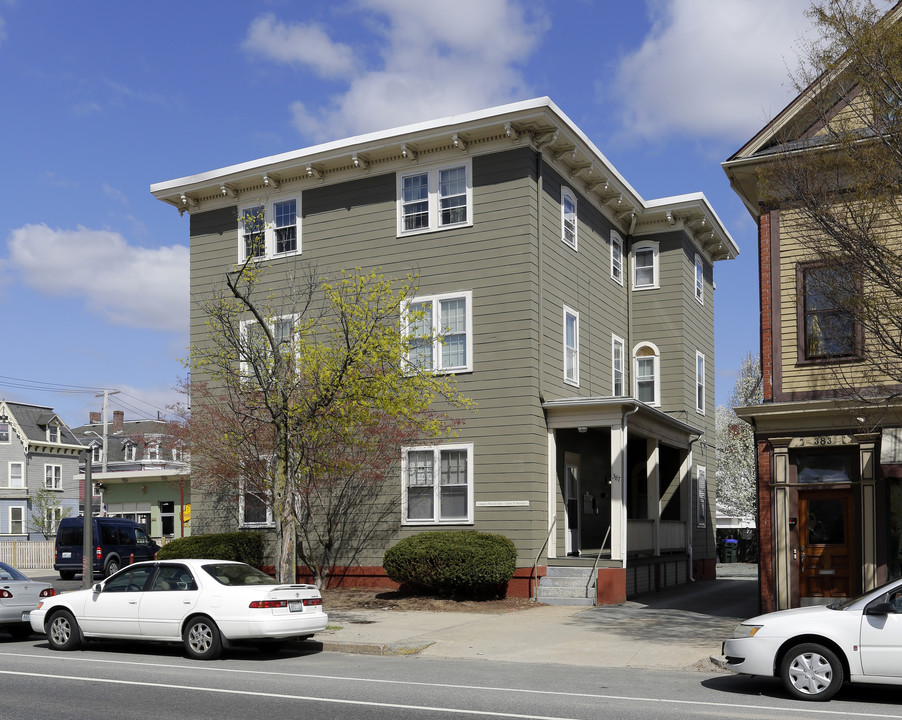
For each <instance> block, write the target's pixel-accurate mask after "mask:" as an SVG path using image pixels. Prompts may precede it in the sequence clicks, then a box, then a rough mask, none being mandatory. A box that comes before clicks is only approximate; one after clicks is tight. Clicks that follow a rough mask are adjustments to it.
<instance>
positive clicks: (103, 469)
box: [91, 390, 119, 508]
mask: <svg viewBox="0 0 902 720" xmlns="http://www.w3.org/2000/svg"><path fill="white" fill-rule="evenodd" d="M117 394H119V391H118V390H104V391H103V395H102V397H103V454H102V455H101V458H100V462H101V468H100V472H102V473H106V456H107V447H108V444H107V440H108V437H107V408H108V406H109V402H110V395H117ZM94 397H101V395H100V394H99V393H98V394H97V395H95V396H94ZM91 507H92V508H93V507H94V505H93V502H92V504H91Z"/></svg>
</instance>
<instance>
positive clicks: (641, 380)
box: [633, 343, 661, 405]
mask: <svg viewBox="0 0 902 720" xmlns="http://www.w3.org/2000/svg"><path fill="white" fill-rule="evenodd" d="M633 378H634V387H633V392H634V393H635V396H636V399H637V400H639V401H641V402H644V403H646V404H648V405H660V404H661V356H660V353H659V352H658V348H656V347H655V346H654V345H652V344H651V343H640V344H639V345H637V346H636V348H635V350H633Z"/></svg>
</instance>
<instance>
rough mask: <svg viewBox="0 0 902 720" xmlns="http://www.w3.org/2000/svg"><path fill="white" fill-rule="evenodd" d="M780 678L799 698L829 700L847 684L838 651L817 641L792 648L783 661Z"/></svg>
mask: <svg viewBox="0 0 902 720" xmlns="http://www.w3.org/2000/svg"><path fill="white" fill-rule="evenodd" d="M780 678H781V679H782V680H783V686H784V687H785V688H786V690H787V691H788V692H789V694H790V695H792V696H793V697H795V698H797V699H799V700H829V699H830V698H832V697H833V696H834V695H836V693H837V692H839V688H840V687H842V684H843V666H842V663H841V662H840V661H839V658H838V657H836V654H835V653H834V652H833V651H832V650H830V649H829V648H826V647H824V646H823V645H818V644H817V643H803V644H801V645H796V646H795V647H793V648H791V649H790V650H789V652H787V653H786V655H785V656H784V657H783V662H782V663H780Z"/></svg>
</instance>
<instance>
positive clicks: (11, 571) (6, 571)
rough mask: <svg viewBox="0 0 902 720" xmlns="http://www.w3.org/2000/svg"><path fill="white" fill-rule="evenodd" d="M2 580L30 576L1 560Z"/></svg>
mask: <svg viewBox="0 0 902 720" xmlns="http://www.w3.org/2000/svg"><path fill="white" fill-rule="evenodd" d="M0 580H28V576H27V575H23V574H22V573H20V572H19V571H18V570H16V569H15V568H14V567H13V566H12V565H7V564H6V563H2V562H0Z"/></svg>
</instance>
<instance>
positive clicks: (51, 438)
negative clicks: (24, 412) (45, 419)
mask: <svg viewBox="0 0 902 720" xmlns="http://www.w3.org/2000/svg"><path fill="white" fill-rule="evenodd" d="M59 441H60V426H59V425H48V426H47V442H52V443H58V442H59Z"/></svg>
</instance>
